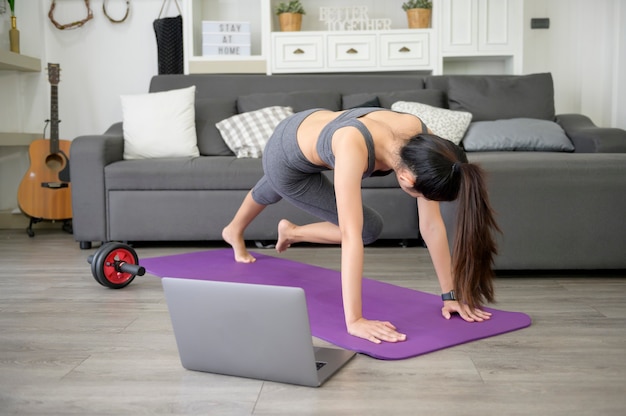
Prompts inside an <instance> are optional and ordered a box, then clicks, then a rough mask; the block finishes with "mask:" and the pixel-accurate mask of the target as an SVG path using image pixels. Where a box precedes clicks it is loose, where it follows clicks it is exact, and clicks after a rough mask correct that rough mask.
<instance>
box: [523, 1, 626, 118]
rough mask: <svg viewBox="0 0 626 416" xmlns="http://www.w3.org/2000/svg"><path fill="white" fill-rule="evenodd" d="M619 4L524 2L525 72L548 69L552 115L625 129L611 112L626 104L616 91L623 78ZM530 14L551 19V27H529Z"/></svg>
mask: <svg viewBox="0 0 626 416" xmlns="http://www.w3.org/2000/svg"><path fill="white" fill-rule="evenodd" d="M624 8H626V5H622V1H620V0H597V1H594V2H589V1H585V0H525V2H524V10H525V12H524V15H525V16H524V19H525V22H524V28H525V29H524V72H525V73H532V72H551V73H552V76H553V78H554V86H555V105H556V110H557V114H558V113H570V112H571V113H582V114H585V115H587V116H588V117H590V118H591V119H592V120H593V121H594V122H595V123H596V124H598V125H600V126H604V127H609V126H619V127H622V128H626V124H624V120H623V116H622V119H621V124H619V123H618V117H616V116H615V113H616V111H617V109H618V108H621V109H622V113H623V109H624V108H625V107H626V101H625V100H626V96H625V95H624V94H623V93H622V94H619V93H618V90H617V87H618V86H619V85H622V88H624V86H623V84H624V83H625V82H626V77H625V76H624V75H623V74H626V63H625V60H626V57H625V56H624V55H625V52H624V48H625V46H624V45H623V42H624V39H625V38H624V26H625V25H626V16H624V10H623V9H624ZM533 17H548V18H550V29H547V30H543V29H536V30H531V29H530V19H531V18H533ZM620 32H621V36H620ZM620 40H621V42H620ZM620 43H621V46H620ZM622 91H623V90H622Z"/></svg>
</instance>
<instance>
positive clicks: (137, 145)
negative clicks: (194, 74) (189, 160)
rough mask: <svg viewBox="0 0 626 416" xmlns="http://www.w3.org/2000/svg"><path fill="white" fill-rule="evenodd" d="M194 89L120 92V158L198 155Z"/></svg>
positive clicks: (193, 87)
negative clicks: (138, 92)
mask: <svg viewBox="0 0 626 416" xmlns="http://www.w3.org/2000/svg"><path fill="white" fill-rule="evenodd" d="M195 92H196V87H195V86H192V87H188V88H182V89H178V90H171V91H165V92H156V93H148V94H134V95H122V96H121V97H120V98H121V102H122V120H123V134H124V159H145V158H160V157H193V156H199V154H200V153H199V151H198V140H197V138H196V123H195V110H194V102H195Z"/></svg>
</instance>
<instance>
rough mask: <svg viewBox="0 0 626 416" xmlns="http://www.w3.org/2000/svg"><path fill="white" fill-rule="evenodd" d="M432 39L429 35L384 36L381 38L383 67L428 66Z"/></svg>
mask: <svg viewBox="0 0 626 416" xmlns="http://www.w3.org/2000/svg"><path fill="white" fill-rule="evenodd" d="M429 64H430V39H429V35H428V33H411V34H383V35H381V36H380V65H381V66H385V67H387V66H402V67H404V66H406V67H409V66H410V67H414V66H428V65H429Z"/></svg>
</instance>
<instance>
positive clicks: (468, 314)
mask: <svg viewBox="0 0 626 416" xmlns="http://www.w3.org/2000/svg"><path fill="white" fill-rule="evenodd" d="M453 313H458V314H459V315H460V316H461V318H463V319H464V320H466V321H467V322H482V321H485V320H487V319H489V318H491V313H490V312H485V311H483V310H481V309H478V308H476V309H474V310H472V309H470V307H469V306H467V305H466V304H464V303H463V304H461V303H459V302H457V301H450V300H447V301H445V302H444V303H443V308H441V314H442V315H443V317H444V318H446V319H450V317H451V316H452V314H453Z"/></svg>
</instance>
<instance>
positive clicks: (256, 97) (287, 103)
mask: <svg viewBox="0 0 626 416" xmlns="http://www.w3.org/2000/svg"><path fill="white" fill-rule="evenodd" d="M340 105H341V94H339V93H338V92H336V91H294V92H275V93H256V94H248V95H240V96H239V97H237V109H238V110H239V112H240V113H246V112H249V111H254V110H260V109H261V108H266V107H271V106H281V107H291V108H292V109H293V111H295V112H299V111H304V110H308V109H310V108H326V109H328V110H333V111H336V110H339V109H340Z"/></svg>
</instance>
